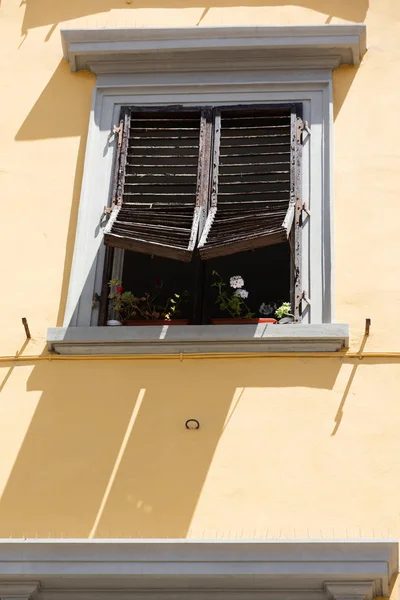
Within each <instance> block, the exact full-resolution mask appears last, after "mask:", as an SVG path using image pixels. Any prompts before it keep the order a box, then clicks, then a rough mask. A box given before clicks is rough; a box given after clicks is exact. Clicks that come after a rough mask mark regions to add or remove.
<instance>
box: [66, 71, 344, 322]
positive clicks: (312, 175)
mask: <svg viewBox="0 0 400 600" xmlns="http://www.w3.org/2000/svg"><path fill="white" fill-rule="evenodd" d="M177 103H179V104H182V105H184V106H198V105H203V104H207V105H210V104H212V105H214V106H218V105H221V106H223V105H225V106H226V105H237V104H276V103H285V104H286V103H301V104H302V105H303V118H304V120H306V121H308V123H309V125H310V127H311V131H312V133H311V135H310V136H308V139H307V140H306V142H305V145H304V148H303V156H304V160H303V166H302V175H303V177H302V197H303V200H304V201H305V202H306V204H307V206H308V208H309V209H310V210H311V211H312V216H311V217H307V218H305V219H304V224H303V230H302V236H303V258H302V271H303V287H304V289H305V291H306V293H307V296H308V297H309V298H311V302H312V304H311V306H307V307H304V308H305V310H304V311H303V318H302V322H303V323H313V324H317V323H330V322H332V321H333V311H332V301H331V298H332V294H333V281H332V279H333V277H332V274H333V268H332V178H333V171H332V123H333V117H332V72H331V70H330V69H304V70H293V71H291V70H285V71H271V70H265V71H263V72H257V71H255V72H248V71H247V72H240V71H238V72H235V73H234V74H232V73H208V72H205V73H200V74H199V73H197V74H194V73H164V74H159V75H149V74H135V75H129V74H122V73H121V74H119V75H99V77H98V79H97V83H96V87H95V89H94V93H93V105H92V111H91V119H90V125H89V135H88V142H87V151H86V160H85V170H84V177H83V183H82V194H81V203H80V208H79V217H78V227H77V234H76V243H75V252H74V259H73V265H72V270H71V279H70V287H69V293H68V299H67V307H66V312H65V320H64V326H65V327H70V326H89V325H91V326H95V325H97V322H98V303H97V302H96V294H97V295H100V294H101V283H102V273H103V266H104V255H105V248H104V244H103V240H102V231H103V229H104V225H105V220H104V218H103V215H104V207H105V206H107V205H108V204H109V202H110V196H111V187H112V185H111V184H112V166H113V162H114V152H115V143H113V141H112V139H111V138H112V134H111V132H112V130H113V126H118V124H119V116H120V109H121V107H122V106H124V105H133V104H134V105H168V104H177ZM118 263H121V257H119V258H118V259H117V261H116V263H115V264H114V272H115V270H117V265H118Z"/></svg>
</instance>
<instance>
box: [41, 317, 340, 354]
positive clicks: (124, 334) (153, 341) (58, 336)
mask: <svg viewBox="0 0 400 600" xmlns="http://www.w3.org/2000/svg"><path fill="white" fill-rule="evenodd" d="M348 342H349V328H348V325H346V324H342V323H323V324H317V325H271V324H265V323H263V324H259V325H182V326H178V325H177V326H172V327H171V326H168V325H164V326H160V327H155V326H151V327H54V328H50V329H49V330H48V335H47V343H48V348H49V350H50V351H51V352H56V353H57V354H178V355H179V354H181V353H184V354H185V353H187V354H208V353H212V354H215V353H232V354H237V353H253V352H254V353H258V352H266V353H267V352H271V353H272V352H304V353H307V352H338V351H340V350H343V349H345V348H347V347H348Z"/></svg>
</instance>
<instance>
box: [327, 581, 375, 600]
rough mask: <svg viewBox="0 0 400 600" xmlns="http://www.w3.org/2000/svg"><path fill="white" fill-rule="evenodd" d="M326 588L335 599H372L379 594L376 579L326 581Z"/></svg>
mask: <svg viewBox="0 0 400 600" xmlns="http://www.w3.org/2000/svg"><path fill="white" fill-rule="evenodd" d="M324 588H325V590H326V591H327V592H328V594H329V595H330V596H332V597H333V598H334V599H335V600H372V598H375V596H377V595H378V594H377V590H376V583H375V581H374V580H370V581H358V582H354V581H336V582H331V581H326V582H325V584H324Z"/></svg>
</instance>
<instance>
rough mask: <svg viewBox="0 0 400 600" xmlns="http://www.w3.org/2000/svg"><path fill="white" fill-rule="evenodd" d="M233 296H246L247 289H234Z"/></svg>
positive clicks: (247, 293)
mask: <svg viewBox="0 0 400 600" xmlns="http://www.w3.org/2000/svg"><path fill="white" fill-rule="evenodd" d="M234 295H235V296H239V298H248V297H249V292H248V291H247V290H236V292H235V294H234Z"/></svg>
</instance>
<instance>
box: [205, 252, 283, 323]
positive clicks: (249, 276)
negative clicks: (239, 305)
mask: <svg viewBox="0 0 400 600" xmlns="http://www.w3.org/2000/svg"><path fill="white" fill-rule="evenodd" d="M206 262H207V265H208V266H207V269H208V270H209V281H210V284H209V285H208V290H206V298H207V310H206V312H207V315H208V317H227V318H229V317H230V315H229V313H228V312H226V311H223V310H221V309H220V307H219V305H218V304H216V298H217V290H216V288H215V287H212V286H211V283H212V282H213V281H215V277H214V276H213V275H212V271H213V270H215V271H217V272H218V273H219V274H220V275H221V277H222V278H223V280H224V282H225V283H226V284H227V286H228V288H227V289H228V290H231V291H233V290H232V288H230V287H229V280H230V278H231V277H232V276H234V275H240V276H241V277H242V278H243V280H244V287H243V289H245V290H247V291H248V293H249V296H248V298H247V299H246V304H247V305H248V307H249V309H250V311H251V312H254V313H255V315H254V317H255V318H257V317H262V316H265V315H261V314H260V312H259V307H260V305H261V304H262V303H265V304H269V303H276V304H277V305H278V306H279V305H280V304H282V302H290V250H289V244H287V243H282V244H275V245H273V246H266V247H264V248H258V249H256V250H249V251H247V252H239V253H237V254H231V255H229V256H222V257H219V258H215V259H212V260H208V261H206Z"/></svg>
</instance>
